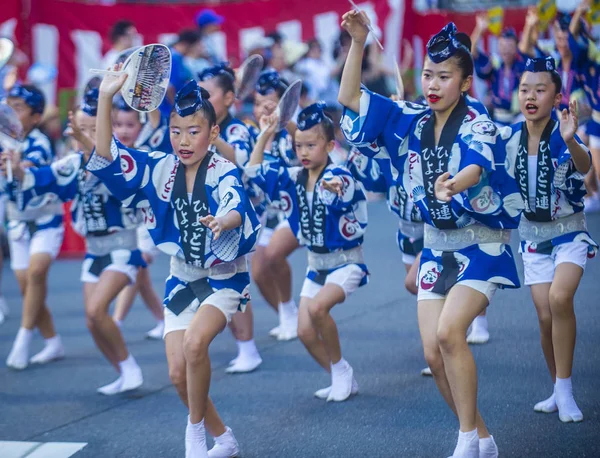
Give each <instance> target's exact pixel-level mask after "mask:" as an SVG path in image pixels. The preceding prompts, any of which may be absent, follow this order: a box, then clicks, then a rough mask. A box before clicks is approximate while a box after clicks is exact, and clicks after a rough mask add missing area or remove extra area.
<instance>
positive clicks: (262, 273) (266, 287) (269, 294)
mask: <svg viewBox="0 0 600 458" xmlns="http://www.w3.org/2000/svg"><path fill="white" fill-rule="evenodd" d="M251 273H252V279H253V280H254V283H256V286H257V287H258V290H259V291H260V294H262V296H263V297H264V298H265V301H267V304H269V305H270V306H271V307H272V308H273V309H274V310H277V307H278V306H279V302H280V301H281V296H280V293H279V288H278V284H277V282H276V281H275V280H274V278H273V273H272V271H271V268H270V266H268V265H267V262H266V259H265V247H262V246H257V247H256V251H255V252H254V254H253V255H252V263H251Z"/></svg>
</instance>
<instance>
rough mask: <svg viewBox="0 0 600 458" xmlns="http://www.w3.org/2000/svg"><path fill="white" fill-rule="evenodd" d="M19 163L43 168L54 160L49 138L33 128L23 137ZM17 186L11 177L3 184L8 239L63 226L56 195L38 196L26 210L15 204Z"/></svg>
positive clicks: (17, 197)
mask: <svg viewBox="0 0 600 458" xmlns="http://www.w3.org/2000/svg"><path fill="white" fill-rule="evenodd" d="M21 160H22V161H30V162H31V163H32V164H33V165H32V167H43V166H45V165H48V164H50V163H52V161H53V160H54V149H53V148H52V143H51V142H50V139H49V138H48V137H47V136H46V135H45V134H43V133H42V132H41V131H40V130H39V129H37V128H35V129H33V130H32V131H31V132H30V133H29V135H27V137H26V138H25V140H24V141H23V145H22V153H21ZM19 187H20V183H19V182H18V180H17V179H16V178H15V179H14V180H13V182H12V183H6V185H5V191H6V194H7V195H8V199H9V201H8V203H7V219H8V236H9V238H11V239H12V240H18V239H20V238H21V237H23V236H25V234H26V232H29V234H30V235H31V234H33V232H35V231H40V230H44V229H50V228H57V227H61V226H62V224H63V213H64V211H63V207H62V205H61V203H60V201H59V199H58V196H57V195H56V194H55V193H53V192H47V193H44V194H42V193H40V194H38V195H37V196H36V198H35V199H32V200H31V201H30V202H29V204H28V207H27V209H24V207H23V205H22V204H21V203H20V202H19V198H20V193H19Z"/></svg>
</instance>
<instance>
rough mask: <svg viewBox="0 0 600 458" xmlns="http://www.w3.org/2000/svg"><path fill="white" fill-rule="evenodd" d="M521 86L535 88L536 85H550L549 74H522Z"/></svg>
mask: <svg viewBox="0 0 600 458" xmlns="http://www.w3.org/2000/svg"><path fill="white" fill-rule="evenodd" d="M521 84H522V85H523V84H527V85H529V86H535V85H537V84H545V85H547V86H550V85H552V77H551V76H550V72H524V73H523V76H521Z"/></svg>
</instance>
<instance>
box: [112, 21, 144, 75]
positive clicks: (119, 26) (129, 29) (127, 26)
mask: <svg viewBox="0 0 600 458" xmlns="http://www.w3.org/2000/svg"><path fill="white" fill-rule="evenodd" d="M109 39H110V42H111V43H112V48H111V49H110V50H109V51H108V52H107V53H106V54H105V55H104V57H103V58H102V68H108V67H112V65H113V64H114V63H115V61H116V60H117V58H118V57H119V55H120V54H121V53H122V52H123V51H125V50H126V49H129V48H132V47H133V46H136V45H141V42H140V36H139V35H138V32H137V29H136V28H135V25H134V23H133V22H131V21H128V20H126V19H124V20H121V21H117V22H115V24H114V25H113V26H112V28H111V29H110V34H109Z"/></svg>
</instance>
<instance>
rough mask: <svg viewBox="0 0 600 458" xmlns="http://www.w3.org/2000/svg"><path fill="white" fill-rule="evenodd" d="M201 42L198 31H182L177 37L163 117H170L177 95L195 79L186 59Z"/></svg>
mask: <svg viewBox="0 0 600 458" xmlns="http://www.w3.org/2000/svg"><path fill="white" fill-rule="evenodd" d="M199 41H200V34H199V32H197V31H196V30H189V29H187V30H182V31H181V32H179V35H178V36H177V41H175V43H173V44H172V45H171V48H170V49H171V77H170V78H169V88H168V89H167V95H166V96H165V99H164V100H163V102H162V104H161V105H160V112H161V114H162V115H163V116H165V117H167V118H168V117H169V115H170V114H171V108H173V101H174V100H175V94H176V93H177V91H178V90H179V89H181V88H182V87H183V86H184V84H185V83H187V82H188V81H189V80H191V79H194V77H195V76H196V75H192V73H191V71H190V70H189V69H188V67H187V66H186V65H185V62H184V58H185V56H186V54H188V53H189V52H190V50H192V49H193V48H194V47H195V46H196V45H197V44H198V42H199Z"/></svg>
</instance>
